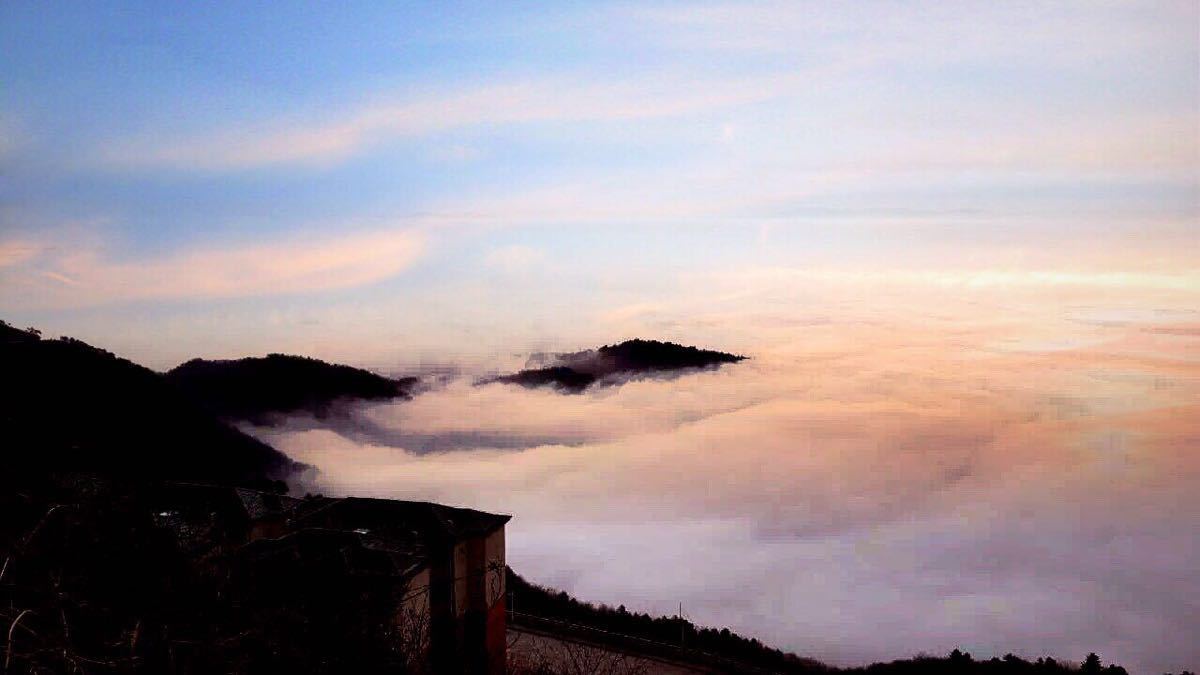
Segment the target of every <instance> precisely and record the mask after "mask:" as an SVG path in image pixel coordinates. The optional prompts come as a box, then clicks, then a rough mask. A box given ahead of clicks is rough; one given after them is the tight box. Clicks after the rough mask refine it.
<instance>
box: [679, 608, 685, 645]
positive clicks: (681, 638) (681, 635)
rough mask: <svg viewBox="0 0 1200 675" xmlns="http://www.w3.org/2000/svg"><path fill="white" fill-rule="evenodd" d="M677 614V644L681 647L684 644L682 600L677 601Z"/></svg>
mask: <svg viewBox="0 0 1200 675" xmlns="http://www.w3.org/2000/svg"><path fill="white" fill-rule="evenodd" d="M678 616H679V646H680V647H682V646H684V645H683V635H684V633H683V603H682V602H681V603H679V615H678Z"/></svg>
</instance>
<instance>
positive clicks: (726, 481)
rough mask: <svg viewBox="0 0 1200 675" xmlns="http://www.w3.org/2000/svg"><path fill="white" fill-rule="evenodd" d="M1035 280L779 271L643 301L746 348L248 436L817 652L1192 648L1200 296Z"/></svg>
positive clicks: (1188, 655) (671, 328)
mask: <svg viewBox="0 0 1200 675" xmlns="http://www.w3.org/2000/svg"><path fill="white" fill-rule="evenodd" d="M1050 290H1051V291H1053V293H1054V296H1053V301H1052V302H1047V301H1046V295H1045V293H1046V289H1032V290H1029V291H1028V292H1026V293H1025V294H1024V295H1022V294H1020V293H1014V292H1013V291H1012V290H1011V289H1008V288H1005V289H984V290H983V291H980V290H978V289H966V290H964V289H956V288H951V289H946V290H944V291H941V292H938V293H934V294H930V293H923V294H922V295H921V296H920V297H919V298H915V297H911V296H910V297H905V296H904V294H903V293H902V292H894V293H893V292H889V291H887V290H886V289H880V290H879V292H878V293H877V294H872V295H871V296H870V297H869V298H867V297H865V296H863V295H859V296H856V297H855V298H854V300H855V301H854V302H844V301H841V300H839V299H836V298H834V299H832V300H829V301H827V302H825V303H824V304H821V305H816V304H813V303H806V305H805V306H804V307H800V306H797V305H796V304H795V303H790V302H789V301H788V298H789V297H790V296H789V294H788V293H787V292H783V291H781V292H780V293H777V294H775V295H770V294H767V295H760V296H759V297H757V299H756V303H755V304H754V305H753V306H747V307H745V308H743V309H742V310H740V311H741V313H740V314H738V312H737V311H734V310H728V309H723V310H721V311H722V312H724V313H723V314H722V315H721V316H706V315H704V314H703V313H702V312H696V311H691V312H688V313H681V314H679V315H675V316H673V317H672V316H666V317H664V316H658V317H656V318H655V319H654V321H655V322H657V323H655V324H653V325H652V326H651V328H658V329H660V330H663V331H666V332H668V334H670V335H681V334H687V333H688V331H689V327H690V329H691V330H692V331H694V332H695V333H696V334H704V336H705V338H706V339H711V340H720V339H722V338H724V339H726V340H727V341H728V343H729V344H722V343H718V344H714V343H712V342H704V343H702V344H700V346H704V347H711V348H718V349H720V348H729V349H730V351H740V352H745V353H747V354H748V355H749V356H751V357H752V358H751V359H750V360H748V361H745V362H742V363H739V364H734V365H729V366H725V367H722V368H720V369H718V370H709V371H702V372H695V373H691V374H687V375H684V376H680V377H675V378H658V379H655V378H647V379H641V380H633V381H631V382H628V383H625V384H623V385H622V386H618V387H605V388H593V389H590V390H588V391H586V392H585V393H583V394H579V395H567V394H562V393H558V392H556V391H555V390H553V389H526V388H522V387H520V386H514V385H505V384H488V385H484V386H478V385H476V384H475V382H476V377H475V376H474V375H472V374H471V373H463V374H462V375H461V376H460V377H457V378H448V379H445V380H444V381H441V382H439V383H437V384H436V385H435V386H433V387H432V388H431V389H430V390H429V391H427V392H425V393H423V394H422V395H420V396H418V397H416V398H415V399H414V400H412V401H403V402H394V403H384V404H373V405H364V406H361V407H360V408H357V409H355V410H354V411H353V412H352V413H351V414H350V415H349V416H348V417H347V418H344V419H341V420H338V421H317V420H313V419H310V418H303V419H301V418H296V419H293V420H290V421H289V422H288V423H286V424H284V425H281V426H276V427H260V428H251V429H250V430H251V431H252V432H254V433H255V434H257V435H258V436H259V437H261V438H263V439H264V440H266V441H268V442H270V443H272V444H273V445H275V446H276V447H278V448H280V449H281V450H283V451H285V452H287V453H288V454H289V455H291V456H292V457H294V458H295V459H297V460H300V461H302V462H306V463H309V464H311V465H313V466H314V467H315V471H314V472H313V473H312V474H311V475H309V477H308V479H307V483H306V485H304V486H302V489H304V490H312V491H317V490H319V491H323V492H325V493H327V494H356V495H372V496H388V497H396V498H405V499H422V500H434V501H439V502H444V503H449V504H456V505H462V506H469V507H475V508H480V509H486V510H489V511H497V512H505V513H511V514H513V515H514V518H513V520H512V522H511V524H510V526H509V531H508V561H509V563H510V564H511V565H512V566H513V567H514V568H515V569H516V570H517V571H518V572H519V573H521V574H522V575H524V576H526V577H528V578H530V579H532V580H534V581H536V582H540V583H544V584H547V585H551V586H554V587H557V588H561V589H564V590H566V591H568V592H570V593H572V594H573V595H576V596H577V597H580V598H582V599H585V600H590V601H593V602H597V603H600V602H603V603H607V604H610V605H613V606H615V605H618V604H624V605H625V606H627V607H629V608H630V609H633V610H638V611H650V612H653V613H660V614H672V613H674V611H675V609H676V608H677V607H678V605H679V603H682V604H683V609H684V613H685V614H686V615H687V616H688V617H689V618H690V619H692V620H694V621H696V622H698V623H700V624H705V625H712V626H718V627H723V626H728V627H730V628H731V629H733V630H736V631H738V632H741V633H744V634H747V635H753V636H756V637H758V638H760V639H762V640H763V641H765V642H767V643H769V644H774V645H777V646H780V647H782V648H785V649H789V650H793V651H796V652H797V653H800V654H803V655H806V656H811V657H814V658H818V659H822V660H827V661H830V662H833V663H837V664H860V663H864V662H869V661H875V660H890V659H894V658H902V657H907V656H911V655H913V654H915V653H917V652H931V653H945V652H948V651H950V650H951V649H953V648H955V647H961V648H963V649H965V650H967V651H971V652H972V653H974V654H975V655H976V656H983V657H988V656H991V655H1003V654H1005V653H1007V652H1013V653H1017V654H1019V655H1023V656H1026V657H1036V656H1041V655H1052V656H1055V657H1061V658H1067V659H1070V660H1074V661H1078V660H1081V659H1082V657H1083V656H1084V655H1085V654H1087V653H1088V652H1089V651H1097V652H1099V653H1100V654H1101V655H1102V657H1104V659H1105V660H1106V661H1114V662H1117V663H1121V664H1124V665H1126V666H1127V667H1129V668H1130V669H1131V671H1132V672H1147V673H1148V672H1156V673H1157V672H1163V671H1165V670H1178V669H1181V668H1184V667H1192V668H1194V667H1195V666H1196V665H1197V664H1200V646H1198V643H1197V642H1196V641H1195V639H1194V637H1195V635H1196V633H1197V631H1200V619H1198V617H1200V583H1198V579H1197V573H1196V570H1198V569H1200V496H1198V495H1200V492H1198V488H1200V349H1198V343H1200V314H1197V313H1196V312H1194V311H1192V310H1190V309H1187V308H1186V307H1183V306H1179V305H1178V303H1177V304H1176V306H1172V304H1171V302H1170V301H1171V299H1172V298H1175V299H1176V300H1177V297H1176V296H1171V297H1165V296H1164V297H1163V298H1159V299H1158V300H1160V301H1161V302H1159V304H1160V305H1162V307H1163V308H1162V309H1161V310H1156V311H1145V310H1144V307H1145V298H1144V297H1143V298H1139V299H1138V301H1137V302H1136V303H1133V302H1126V303H1124V304H1123V303H1122V302H1120V298H1119V297H1117V295H1115V294H1112V293H1110V294H1109V295H1108V296H1106V298H1107V300H1108V302H1107V304H1103V303H1102V304H1096V303H1094V302H1088V297H1085V294H1084V292H1083V290H1084V289H1080V290H1079V291H1078V293H1079V295H1078V296H1073V295H1071V293H1072V292H1074V291H1072V290H1071V289H1066V290H1063V289H1061V288H1055V289H1050ZM1001 291H1002V292H1001ZM1139 307H1140V308H1143V309H1139ZM647 325H649V324H647ZM714 325H718V326H721V325H726V326H736V328H735V329H730V330H729V331H728V332H727V333H726V334H724V335H721V334H719V333H713V332H712V329H711V327H712V326H714ZM643 328H644V326H643ZM642 336H643V337H659V335H642ZM587 346H593V345H577V346H576V347H579V348H582V347H587ZM517 603H518V605H519V603H520V600H519V599H517Z"/></svg>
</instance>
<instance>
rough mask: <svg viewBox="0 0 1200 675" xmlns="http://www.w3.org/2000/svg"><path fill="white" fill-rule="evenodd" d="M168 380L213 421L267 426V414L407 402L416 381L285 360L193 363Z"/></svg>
mask: <svg viewBox="0 0 1200 675" xmlns="http://www.w3.org/2000/svg"><path fill="white" fill-rule="evenodd" d="M166 377H167V379H168V380H169V381H170V382H172V383H173V384H175V386H177V387H179V388H180V389H181V390H182V391H184V392H186V393H187V394H188V395H189V396H191V397H192V398H193V399H194V400H195V401H196V402H198V403H200V404H201V405H203V406H205V407H206V408H208V409H209V410H211V411H212V412H213V413H215V414H216V415H218V416H221V417H224V418H229V419H243V420H253V421H256V422H269V421H270V420H271V417H272V414H274V413H280V414H286V413H292V412H299V411H304V412H310V413H312V414H314V415H316V416H318V417H323V416H325V415H327V414H329V413H330V411H331V410H333V408H334V406H335V404H336V403H337V402H338V401H341V400H345V399H361V400H387V399H393V398H404V399H407V398H411V396H412V392H413V390H414V389H415V387H416V385H417V384H418V381H417V378H414V377H405V378H400V379H395V380H393V379H389V378H386V377H383V376H381V375H376V374H375V373H372V372H370V371H366V370H362V369H359V368H352V367H350V366H343V365H338V364H333V363H326V362H324V361H320V360H318V359H310V358H306V357H303V356H289V355H286V354H271V355H269V356H266V357H263V358H245V359H237V360H227V361H206V360H204V359H192V360H191V361H188V362H187V363H184V364H183V365H181V366H178V367H177V368H174V369H173V370H171V371H169V372H168V373H167V375H166Z"/></svg>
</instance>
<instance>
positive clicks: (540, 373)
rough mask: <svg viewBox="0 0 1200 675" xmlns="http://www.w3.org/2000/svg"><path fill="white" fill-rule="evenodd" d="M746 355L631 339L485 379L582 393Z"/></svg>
mask: <svg viewBox="0 0 1200 675" xmlns="http://www.w3.org/2000/svg"><path fill="white" fill-rule="evenodd" d="M745 358H746V357H745V356H738V355H736V354H728V353H725V352H719V351H715V350H711V349H699V348H697V347H685V346H683V345H679V344H675V343H674V342H659V341H657V340H627V341H625V342H622V343H620V344H615V345H605V346H603V347H600V348H599V349H588V350H584V351H580V352H573V353H569V354H558V355H556V356H554V357H552V358H551V360H550V362H549V363H548V364H547V365H545V366H543V367H538V368H527V369H525V370H521V371H518V372H516V373H513V374H511V375H502V376H500V377H496V378H492V379H490V380H485V383H486V382H503V383H507V384H519V385H522V386H525V387H542V386H553V387H555V388H557V389H559V390H561V391H564V392H567V393H579V392H581V391H583V390H585V389H587V388H588V387H591V386H593V385H595V386H605V385H612V384H620V383H622V382H624V381H626V380H629V379H632V378H637V377H645V376H653V375H662V374H676V375H677V374H681V373H682V372H685V371H688V370H697V369H702V368H713V367H718V366H721V365H724V364H727V363H737V362H738V361H742V360H744V359H745Z"/></svg>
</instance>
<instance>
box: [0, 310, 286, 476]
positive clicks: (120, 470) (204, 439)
mask: <svg viewBox="0 0 1200 675" xmlns="http://www.w3.org/2000/svg"><path fill="white" fill-rule="evenodd" d="M0 373H3V377H2V378H0V425H2V426H3V429H4V435H5V438H4V445H5V446H7V448H9V450H8V451H7V452H6V453H5V456H4V461H5V466H4V470H5V471H7V472H10V473H24V472H32V473H34V474H38V473H40V472H45V471H48V470H54V471H81V472H89V471H90V472H95V473H101V474H109V475H120V476H124V477H134V476H144V477H153V478H186V479H188V480H206V481H220V482H230V483H237V484H241V485H253V486H255V487H259V488H263V489H279V486H280V485H281V484H278V483H273V482H272V479H280V478H285V477H286V476H287V475H289V474H290V473H291V472H293V471H295V470H296V469H298V468H299V466H298V465H297V464H295V463H294V462H292V461H291V460H290V459H288V458H287V457H286V456H285V455H283V454H282V453H280V452H278V451H277V450H275V449H274V448H272V447H271V446H269V445H267V444H265V443H263V442H261V441H258V440H256V439H254V438H251V437H250V436H248V435H246V434H244V433H242V432H241V431H239V430H237V429H235V428H234V427H232V426H230V425H229V424H226V423H225V422H222V421H221V420H219V419H217V418H216V417H215V416H213V415H212V414H211V412H209V411H207V410H205V409H204V408H203V407H202V406H200V405H198V404H196V403H195V402H194V401H192V400H191V399H190V397H189V396H188V395H186V394H184V393H183V392H181V391H180V390H179V389H178V388H177V387H176V386H174V385H173V384H172V383H171V382H169V381H168V380H167V379H166V378H165V377H163V375H161V374H160V373H156V372H154V371H152V370H150V369H149V368H145V367H143V366H140V365H138V364H136V363H133V362H132V361H128V360H126V359H122V358H118V357H116V356H114V355H113V354H111V353H110V352H107V351H104V350H102V349H98V348H96V347H92V346H91V345H88V344H86V343H84V342H81V341H79V340H75V339H73V338H69V337H64V338H60V339H42V338H41V336H40V334H39V333H38V332H37V331H36V330H33V329H27V330H20V329H17V328H14V327H12V326H10V325H8V324H7V323H4V322H0Z"/></svg>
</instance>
